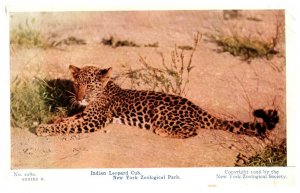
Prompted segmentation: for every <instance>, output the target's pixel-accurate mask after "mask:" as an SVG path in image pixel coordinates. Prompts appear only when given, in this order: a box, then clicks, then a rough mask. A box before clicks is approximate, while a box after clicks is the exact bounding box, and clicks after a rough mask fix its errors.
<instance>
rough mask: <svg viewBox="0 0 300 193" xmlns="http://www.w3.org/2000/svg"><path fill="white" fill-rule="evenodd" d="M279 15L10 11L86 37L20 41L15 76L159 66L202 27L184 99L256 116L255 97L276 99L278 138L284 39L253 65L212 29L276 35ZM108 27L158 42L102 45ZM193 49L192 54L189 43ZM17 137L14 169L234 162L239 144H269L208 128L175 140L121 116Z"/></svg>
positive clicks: (270, 102)
mask: <svg viewBox="0 0 300 193" xmlns="http://www.w3.org/2000/svg"><path fill="white" fill-rule="evenodd" d="M279 14H282V13H280V12H278V11H257V12H255V11H242V12H241V16H240V17H239V18H237V19H230V20H224V18H223V12H222V11H214V12H209V11H188V12H187V11H185V12H184V11H175V12H174V11H172V12H167V11H165V12H102V13H99V12H98V13H96V12H94V13H92V12H91V13H34V14H28V13H27V14H12V16H11V28H14V27H16V26H18V24H19V23H24V22H25V21H26V18H28V19H31V18H35V19H36V21H35V25H34V27H37V28H38V29H39V30H41V33H43V34H45V35H46V36H47V37H50V36H51V37H53V38H54V39H55V38H57V39H62V38H66V37H69V36H74V37H77V38H82V39H84V40H85V41H86V42H87V44H86V45H73V46H63V47H61V49H38V48H34V49H25V48H13V49H11V77H12V78H13V77H15V76H17V75H18V76H35V75H37V74H38V75H39V76H47V77H50V78H53V79H55V78H68V79H70V75H69V73H68V65H69V64H73V65H77V66H84V65H86V64H92V65H95V66H99V67H113V70H114V75H118V74H119V73H121V72H122V70H123V69H124V68H122V66H128V67H129V66H130V67H132V68H139V67H140V66H141V64H140V62H139V56H143V57H146V59H147V61H148V62H149V63H151V64H152V65H154V66H159V65H161V58H160V56H159V54H158V52H162V53H163V54H164V55H165V57H166V59H167V60H168V62H170V60H171V58H170V52H171V51H172V50H173V49H174V45H175V44H176V45H179V46H180V45H190V46H192V45H193V36H194V35H195V34H196V33H197V32H200V33H201V34H203V37H202V40H201V42H200V45H199V47H198V49H197V50H196V52H195V54H194V58H193V63H192V64H193V65H194V66H195V68H194V69H193V70H192V71H191V74H190V83H189V85H188V90H189V91H188V93H187V95H186V97H187V98H188V99H190V100H191V101H193V102H194V103H195V104H198V105H199V106H200V107H202V108H204V109H205V110H207V111H209V112H211V113H212V114H214V115H218V116H223V117H224V116H225V117H229V118H236V119H239V120H242V121H249V120H253V117H252V116H251V114H250V113H249V111H250V110H249V103H248V101H247V100H249V102H250V103H251V105H252V107H253V108H274V107H276V108H277V109H278V110H279V111H280V116H281V117H280V118H281V122H280V123H279V125H278V126H277V127H276V129H275V130H274V131H272V133H270V139H271V140H270V141H272V142H274V143H278V142H280V141H281V140H283V139H285V136H286V124H285V112H286V111H285V105H286V104H285V100H286V98H285V97H286V96H285V89H286V88H285V59H284V57H282V55H285V54H284V52H285V51H284V47H285V45H284V38H282V39H281V40H280V41H279V43H278V45H277V49H278V50H279V51H280V52H281V55H278V56H275V57H274V58H273V59H271V60H266V59H264V58H261V59H255V60H252V61H251V63H247V62H245V61H243V60H241V59H240V58H238V57H234V56H232V55H230V54H229V53H219V52H217V51H216V50H217V49H218V47H217V46H216V45H215V44H214V43H212V42H210V41H208V39H207V37H206V36H205V35H207V34H216V33H222V34H227V33H231V32H232V31H234V32H236V33H238V34H243V36H248V37H249V36H251V37H258V38H260V39H262V40H270V38H271V37H272V36H273V35H274V33H275V29H276V22H277V21H278V18H279V19H280V17H279V16H278V15H279ZM251 18H252V19H251ZM253 18H256V19H253ZM110 35H113V36H114V37H118V38H120V39H122V40H126V39H127V40H130V41H134V42H136V43H140V44H147V43H154V42H159V47H157V48H147V47H118V48H112V47H109V46H105V45H103V44H101V40H102V38H104V37H109V36H110ZM185 53H186V55H187V56H188V55H189V54H190V51H186V52H185ZM282 53H283V54H282ZM122 87H124V88H130V84H127V83H126V82H125V83H122ZM140 89H143V88H142V87H141V88H140ZM11 140H12V143H11V158H12V159H11V160H12V163H11V167H12V168H13V169H17V168H93V167H95V168H114V167H133V168H134V167H201V166H233V165H234V163H235V158H236V155H237V154H238V153H239V152H240V153H243V154H246V155H250V154H253V153H254V152H256V151H259V150H261V149H262V148H263V147H264V146H265V145H266V144H267V143H270V141H269V140H267V141H260V140H258V139H255V138H251V137H247V136H237V135H233V134H231V133H228V132H224V131H209V130H203V131H201V132H200V133H199V135H198V136H196V137H194V138H190V139H185V140H180V139H170V138H163V137H160V136H157V135H154V134H153V133H151V132H147V131H144V130H140V129H138V128H135V127H129V126H124V125H117V124H111V125H109V126H108V127H106V128H105V129H104V130H103V131H100V132H96V133H93V134H84V135H70V136H56V137H37V136H36V135H35V134H34V133H32V132H30V131H29V130H28V129H27V128H12V129H11Z"/></svg>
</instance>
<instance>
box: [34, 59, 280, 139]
mask: <svg viewBox="0 0 300 193" xmlns="http://www.w3.org/2000/svg"><path fill="white" fill-rule="evenodd" d="M69 69H70V71H71V74H72V76H73V79H74V87H75V93H76V99H77V101H78V103H79V104H81V105H86V107H85V109H84V111H83V112H82V113H80V114H77V115H75V116H73V117H68V118H66V119H62V120H61V121H58V122H56V123H53V124H42V125H40V126H39V127H38V128H37V130H36V134H37V135H39V136H49V135H60V134H69V133H90V132H95V131H98V130H100V129H102V128H104V127H105V126H106V125H107V124H109V123H112V122H120V123H123V124H126V125H130V126H135V127H139V128H143V129H146V130H149V131H153V132H154V133H156V134H158V135H161V136H167V137H173V138H188V137H193V136H196V135H197V133H198V132H199V130H200V129H220V130H225V131H229V132H232V133H236V134H243V135H249V136H258V137H264V136H265V133H266V131H267V130H272V129H274V128H275V126H276V124H277V123H278V122H279V116H278V113H277V111H276V110H266V111H265V110H262V109H258V110H255V111H254V112H253V115H254V116H255V117H257V118H260V119H262V120H261V121H258V120H256V121H254V122H241V121H228V120H224V119H221V118H217V117H215V116H213V115H211V114H209V113H208V112H206V111H205V110H203V109H201V108H200V107H199V106H197V105H195V104H194V103H192V102H191V101H189V100H188V99H186V98H183V97H180V96H175V95H171V94H166V93H162V92H153V91H139V90H130V89H122V88H120V87H119V86H118V85H116V84H115V83H114V82H113V81H111V80H110V77H111V73H112V69H111V68H108V69H99V68H97V67H92V66H87V67H83V68H78V67H75V66H72V65H71V66H70V67H69Z"/></svg>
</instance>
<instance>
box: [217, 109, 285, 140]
mask: <svg viewBox="0 0 300 193" xmlns="http://www.w3.org/2000/svg"><path fill="white" fill-rule="evenodd" d="M253 116H254V117H256V118H260V119H262V121H259V120H255V121H253V122H241V121H227V120H221V119H217V120H216V123H215V128H216V129H221V130H228V131H230V132H233V133H236V134H244V135H249V136H257V137H262V138H264V137H265V134H266V131H267V130H272V129H274V128H275V127H276V125H277V123H279V115H278V111H277V110H274V109H269V110H263V109H257V110H254V111H253Z"/></svg>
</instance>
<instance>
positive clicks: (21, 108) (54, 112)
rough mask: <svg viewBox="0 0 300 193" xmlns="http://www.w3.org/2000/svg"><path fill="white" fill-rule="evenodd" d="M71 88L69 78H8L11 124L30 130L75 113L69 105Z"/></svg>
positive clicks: (73, 107) (74, 109) (74, 108)
mask: <svg viewBox="0 0 300 193" xmlns="http://www.w3.org/2000/svg"><path fill="white" fill-rule="evenodd" d="M72 89H73V86H72V82H71V81H69V80H60V79H57V80H48V81H47V80H43V79H40V78H30V79H29V78H20V77H16V78H14V79H13V80H12V81H11V109H10V111H11V124H12V126H13V127H21V128H24V127H26V128H30V129H32V128H35V127H36V126H37V125H39V124H41V123H47V122H49V121H51V120H53V119H54V118H55V117H57V116H59V117H65V116H67V115H70V114H74V113H76V112H75V111H77V109H76V106H74V105H73V106H72V105H71V104H70V103H71V102H70V101H71V100H70V99H71V96H72V94H70V93H72V92H73V90H72Z"/></svg>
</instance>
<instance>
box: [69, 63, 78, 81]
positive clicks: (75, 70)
mask: <svg viewBox="0 0 300 193" xmlns="http://www.w3.org/2000/svg"><path fill="white" fill-rule="evenodd" d="M69 70H70V72H71V74H72V76H73V78H77V77H78V74H79V71H80V68H78V67H76V66H73V65H70V66H69Z"/></svg>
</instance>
